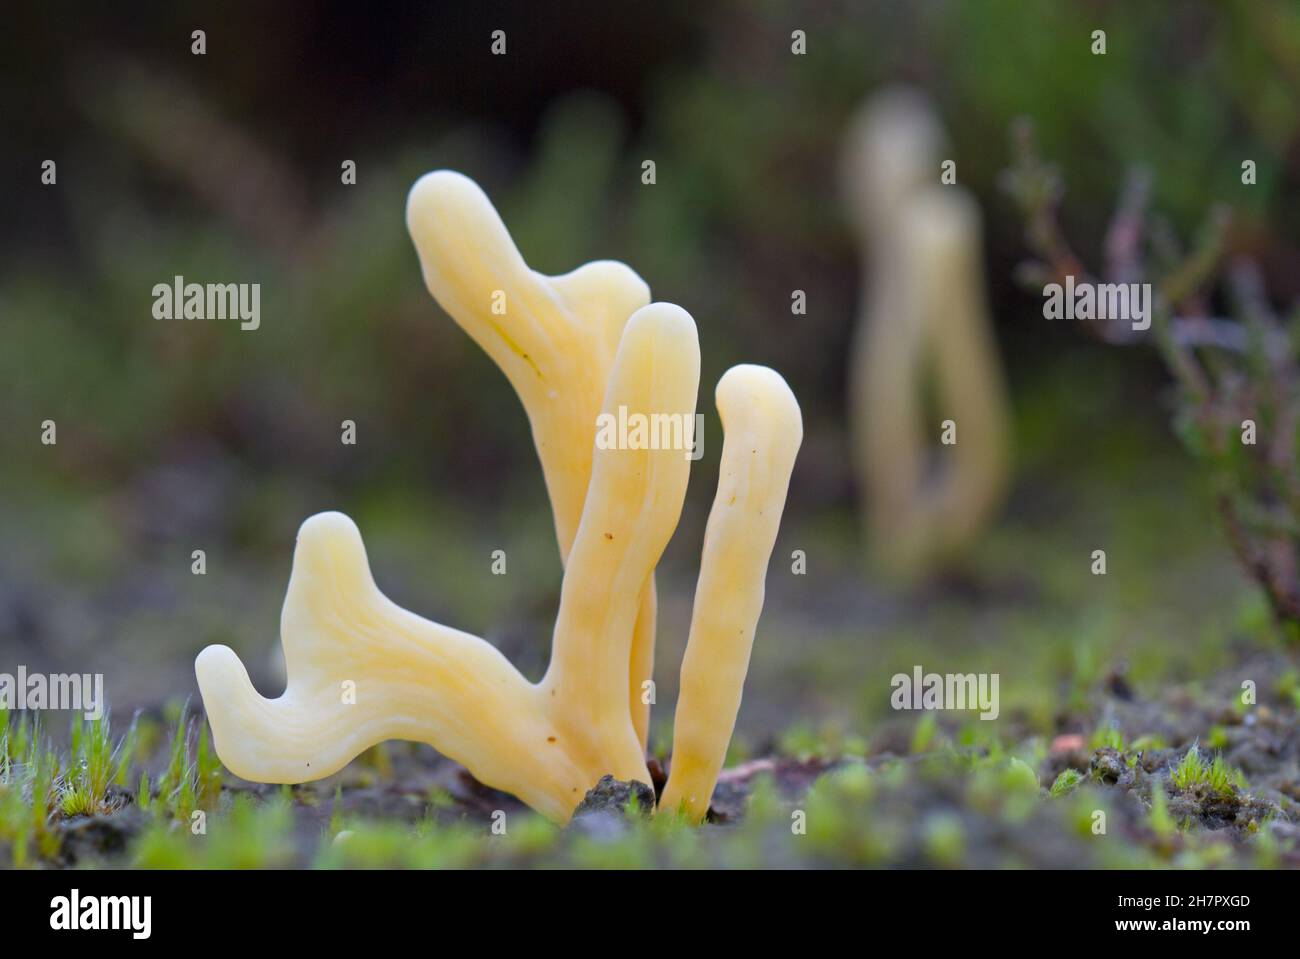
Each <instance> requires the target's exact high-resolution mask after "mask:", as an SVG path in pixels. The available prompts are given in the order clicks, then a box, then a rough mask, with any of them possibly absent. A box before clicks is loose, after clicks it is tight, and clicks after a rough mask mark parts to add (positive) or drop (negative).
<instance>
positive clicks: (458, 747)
mask: <svg viewBox="0 0 1300 959" xmlns="http://www.w3.org/2000/svg"><path fill="white" fill-rule="evenodd" d="M407 223H408V226H409V228H410V231H411V235H412V238H413V239H414V241H415V246H416V249H417V251H418V253H419V256H420V262H421V266H422V268H423V272H424V277H425V282H426V284H427V285H428V287H429V290H430V292H431V293H432V294H433V296H434V297H435V298H436V299H437V300H438V301H439V303H440V304H442V306H443V307H444V308H445V309H446V310H447V312H448V313H449V314H450V315H451V316H452V317H453V318H454V319H455V320H456V322H457V323H459V324H460V325H461V326H462V327H463V328H464V329H465V330H466V332H468V333H469V334H470V335H471V336H472V337H473V338H474V339H475V340H476V341H477V342H478V343H479V345H480V346H482V347H483V349H484V350H485V351H486V352H487V353H488V355H489V356H491V357H492V358H493V360H494V361H495V362H496V363H497V365H498V366H500V367H501V369H502V370H503V372H505V374H506V376H507V377H508V379H509V380H510V382H511V384H512V385H513V386H514V388H515V390H516V392H517V393H518V394H519V397H520V399H521V401H522V402H523V405H524V408H525V410H526V412H527V414H528V418H529V421H530V423H531V426H532V432H533V438H534V441H535V444H536V447H537V452H538V456H539V458H540V460H541V464H542V471H543V474H544V476H545V480H546V486H547V491H548V494H549V496H550V500H551V505H552V510H553V512H554V517H555V527H556V534H557V538H558V541H559V547H560V555H561V558H562V560H563V562H564V564H565V571H564V581H563V586H562V589H561V597H560V607H559V611H558V614H557V617H556V623H555V632H554V636H553V640H552V658H551V664H550V667H549V668H548V670H547V672H546V675H545V676H544V677H543V678H542V680H541V681H540V682H538V683H535V684H534V683H530V682H528V681H527V680H526V679H525V678H524V677H523V676H522V675H521V674H520V673H519V672H518V671H517V670H516V669H515V668H514V667H513V666H512V665H511V664H510V663H509V662H508V661H507V660H506V659H505V657H504V656H502V655H501V654H500V653H499V652H498V651H497V650H496V648H495V647H493V646H492V645H491V644H489V643H487V642H486V641H484V640H482V639H479V638H478V637H475V636H471V635H469V634H468V633H464V632H460V631H459V630H455V629H451V628H449V627H445V626H441V625H439V624H437V623H433V622H430V621H429V620H426V619H423V618H421V617H419V616H417V615H415V614H413V613H410V612H408V611H406V610H404V609H402V608H401V607H399V606H397V605H396V604H395V603H393V602H392V601H391V600H389V599H388V598H387V597H385V596H384V595H383V593H382V592H380V590H379V588H378V586H377V585H376V584H375V582H374V579H373V578H372V576H371V573H370V568H369V565H368V563H367V560H366V553H365V548H364V546H363V544H362V541H361V535H360V532H359V531H358V529H357V527H356V525H355V524H354V523H353V522H352V521H351V520H350V519H348V518H347V517H346V516H344V515H342V514H340V513H322V514H319V515H317V516H313V517H311V518H310V519H308V520H307V521H306V522H305V523H304V524H303V526H302V529H301V530H300V532H299V536H298V545H297V549H296V551H295V554H294V563H293V572H292V575H291V577H290V581H289V589H288V595H287V596H286V598H285V604H284V610H283V613H282V616H281V639H282V643H283V646H284V654H285V662H286V665H287V670H288V685H287V688H286V690H285V692H284V694H283V695H282V696H280V697H279V698H277V699H272V700H268V699H265V698H263V697H262V696H260V695H259V694H258V693H257V691H256V690H255V689H254V688H253V686H252V684H251V683H250V681H249V679H248V674H247V672H246V671H245V669H244V667H243V664H242V663H241V662H240V661H239V659H238V657H237V656H236V655H235V653H234V652H233V651H232V650H230V649H229V648H227V647H224V646H211V647H208V648H207V649H205V650H204V651H203V652H202V653H200V655H199V657H198V660H197V661H196V664H195V668H196V672H197V675H198V680H199V686H200V690H201V692H202V694H203V701H204V705H205V707H206V709H207V713H208V718H209V722H210V723H211V725H212V730H213V738H214V742H215V744H216V749H217V752H218V754H219V755H220V757H221V759H222V761H223V762H224V763H225V764H226V765H227V766H228V767H229V768H230V769H231V770H232V771H233V772H234V773H236V774H237V775H239V776H242V777H244V778H245V779H250V780H254V781H260V782H279V783H296V782H307V781H310V780H315V779H320V778H322V777H324V776H328V775H330V774H331V773H334V772H336V771H337V770H339V769H340V768H342V767H343V766H344V765H346V764H347V763H348V762H349V761H350V760H351V759H352V758H353V757H355V756H356V755H358V754H359V753H360V752H362V751H363V750H365V749H366V748H368V747H370V746H372V745H374V744H375V743H378V742H382V741H384V740H387V739H409V740H416V741H421V742H427V743H430V744H431V745H433V746H434V747H435V748H437V749H438V750H439V751H441V752H442V753H444V754H445V755H447V756H449V757H451V758H452V759H455V760H457V761H458V762H460V763H462V764H463V765H465V766H466V767H467V768H468V769H469V770H470V771H471V772H472V773H473V774H474V775H475V776H476V777H477V778H478V779H479V780H481V781H482V782H484V783H486V784H488V785H490V786H494V787H497V788H500V789H503V790H506V791H508V792H511V793H514V794H515V795H517V796H518V797H519V798H520V799H522V800H523V801H524V802H526V803H528V804H529V805H530V806H532V807H533V808H535V809H537V810H538V811H539V812H541V813H543V814H544V815H546V816H547V817H549V818H550V819H552V820H555V821H557V822H564V821H567V819H568V818H569V816H570V815H571V814H572V812H573V809H574V807H575V806H576V805H577V804H578V803H579V801H581V800H582V798H583V796H584V795H585V794H586V792H587V790H588V789H589V788H591V787H592V786H594V785H595V784H596V783H597V782H598V781H599V780H600V779H601V777H602V776H604V775H607V774H609V775H613V776H614V777H615V778H616V779H619V780H623V781H634V782H641V783H646V784H649V783H650V781H651V780H650V775H649V772H648V770H647V766H646V759H645V743H646V732H647V728H648V719H649V704H648V697H645V696H643V695H642V690H643V689H644V687H645V684H646V683H647V682H648V681H650V679H651V675H652V672H653V657H654V625H655V593H654V569H655V566H656V565H657V563H658V562H659V558H660V555H661V554H662V552H663V549H664V547H665V546H666V544H667V542H668V540H669V538H670V537H671V535H672V533H673V531H674V530H675V529H676V526H677V522H678V519H679V517H680V513H681V509H682V502H683V499H684V496H685V492H686V484H687V480H688V478H689V472H690V462H691V458H690V452H689V446H690V445H691V444H690V442H688V443H686V446H687V447H688V448H687V449H683V448H681V447H680V446H673V445H664V444H639V443H630V444H625V445H613V446H610V445H607V444H597V443H596V442H595V441H594V440H595V435H596V424H597V419H598V417H600V416H601V414H609V415H624V416H636V415H640V416H643V417H646V418H647V419H650V420H653V419H654V418H656V417H668V418H671V419H673V421H674V422H676V423H679V424H687V426H686V437H685V438H686V439H687V440H693V439H694V438H693V436H691V435H690V432H691V428H692V427H693V425H694V423H695V406H696V395H697V392H698V386H699V366H700V357H699V344H698V339H697V336H696V330H695V323H694V321H693V320H692V318H691V317H690V316H689V314H687V313H686V311H684V310H682V309H681V308H679V307H677V306H674V305H672V304H668V303H650V302H649V290H648V288H647V287H646V284H645V283H644V282H643V281H642V280H641V279H640V278H639V277H638V276H637V275H636V274H635V273H634V272H632V270H630V269H629V268H628V267H626V266H624V265H623V264H620V263H614V262H606V261H602V262H595V263H589V264H587V265H586V266H583V267H581V268H579V269H577V270H575V271H573V272H572V273H568V274H566V275H564V276H559V277H548V276H543V275H542V274H540V273H537V272H535V271H533V270H531V269H530V268H529V267H528V266H527V264H526V263H525V262H524V260H523V258H522V256H520V254H519V251H518V250H517V249H516V248H515V245H514V243H513V241H512V240H511V238H510V235H509V233H508V232H507V231H506V228H505V226H504V224H503V223H502V222H501V219H500V217H499V216H498V215H497V213H496V211H495V210H494V209H493V207H492V205H491V203H490V202H489V201H488V199H487V197H486V196H485V195H484V194H483V192H482V191H481V190H480V189H479V188H478V186H477V185H475V184H474V183H473V182H472V181H470V180H469V179H467V178H466V177H464V176H461V175H460V174H456V173H452V172H449V171H439V172H436V173H431V174H428V175H427V176H425V177H423V178H421V179H420V180H419V181H418V182H417V183H416V185H415V186H414V187H413V188H412V190H411V194H410V198H409V200H408V205H407ZM717 404H718V409H719V412H720V413H721V416H722V421H723V426H724V432H725V437H724V442H723V452H722V463H721V474H720V477H719V483H718V493H717V497H716V499H715V501H714V504H713V508H712V510H711V512H710V515H709V520H708V526H707V531H706V534H705V544H704V550H703V555H702V561H701V569H700V578H699V585H698V588H697V593H696V598H695V612H694V616H693V619H692V623H691V631H690V638H689V641H688V645H687V650H686V655H685V660H684V662H683V665H682V692H681V697H680V701H679V705H678V710H677V715H676V724H675V731H676V732H675V749H674V754H673V760H672V768H671V772H670V775H669V780H668V784H667V786H666V787H665V792H664V796H663V798H662V800H661V806H662V807H664V808H669V809H671V810H673V811H674V812H676V811H679V810H680V811H683V812H685V814H686V815H688V816H689V817H690V818H691V819H692V820H693V821H699V820H700V819H702V818H703V816H704V814H705V812H706V811H707V809H708V803H709V798H710V796H711V795H712V792H713V787H714V785H715V783H716V780H717V775H718V772H719V770H720V769H721V766H722V760H723V756H724V754H725V752H726V748H727V743H728V741H729V740H730V737H731V732H732V729H733V727H734V724H735V720H736V714H737V711H738V709H739V705H740V696H741V688H742V686H743V683H744V678H745V673H746V670H747V667H748V662H749V655H750V648H751V644H752V642H753V636H754V630H755V626H756V624H757V621H758V617H759V613H760V611H761V609H762V603H763V590H764V579H765V577H766V572H767V565H768V560H769V558H770V556H771V552H772V549H773V546H774V544H775V540H776V534H777V528H778V524H779V521H780V517H781V513H782V511H783V509H784V505H785V497H786V491H787V488H788V486H789V480H790V473H791V471H792V469H793V465H794V459H795V455H796V453H797V451H798V448H799V445H800V441H801V439H802V422H801V418H800V412H799V406H798V403H797V402H796V401H795V398H794V395H793V394H792V393H791V392H790V389H789V387H788V386H786V384H785V381H784V380H783V379H782V378H781V377H780V376H779V375H778V374H777V373H775V372H774V371H772V370H770V369H767V368H765V367H758V366H738V367H733V368H732V369H731V370H729V371H728V372H727V373H726V374H725V375H724V376H723V377H722V379H721V380H720V381H719V383H718V388H717ZM342 690H350V691H351V695H341V691H342Z"/></svg>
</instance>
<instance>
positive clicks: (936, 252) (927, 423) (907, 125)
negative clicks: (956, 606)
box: [844, 89, 1010, 573]
mask: <svg viewBox="0 0 1300 959" xmlns="http://www.w3.org/2000/svg"><path fill="white" fill-rule="evenodd" d="M944 142H945V137H944V132H943V128H942V127H941V125H940V123H939V120H938V118H937V116H936V115H935V113H934V111H933V108H932V107H931V106H930V104H929V103H928V101H927V100H926V99H925V98H924V97H923V96H922V95H921V94H920V93H918V92H916V91H913V90H909V89H890V90H886V91H884V92H882V93H879V94H877V95H876V96H874V97H873V98H872V99H871V101H870V102H869V103H868V104H867V105H866V107H864V108H863V110H862V112H861V114H860V115H859V116H858V118H857V119H856V120H855V122H854V124H853V126H852V128H851V130H850V132H849V136H848V138H847V144H846V153H845V170H844V174H845V181H846V182H845V185H846V188H847V192H848V194H849V199H850V204H849V207H850V212H851V213H852V215H853V216H854V218H855V219H856V221H857V225H858V226H859V228H860V230H861V232H862V234H863V239H864V241H865V244H864V249H865V250H866V257H865V261H864V273H865V276H866V282H867V289H866V295H865V297H864V300H863V306H862V317H861V321H860V322H859V324H858V328H857V331H856V333H855V337H854V348H853V354H852V358H851V361H850V377H849V379H850V394H851V399H850V406H851V408H850V419H851V421H852V424H853V436H854V460H855V467H856V470H857V473H858V477H859V480H860V482H861V484H862V488H863V494H864V497H865V501H866V508H865V510H864V514H865V518H866V521H867V529H868V533H869V535H870V536H871V537H872V540H873V547H874V552H875V553H876V555H877V556H878V558H880V559H881V560H883V561H884V562H885V563H886V564H887V565H888V566H890V567H892V568H894V569H895V570H898V571H901V572H904V573H911V572H923V571H926V570H928V569H931V568H933V567H934V566H936V565H940V564H942V563H944V562H945V561H947V560H950V559H952V558H953V557H954V556H955V555H956V554H957V553H959V552H960V551H961V550H962V549H963V548H964V547H965V546H967V545H968V544H969V543H970V542H971V541H972V540H973V538H974V537H975V536H976V535H977V534H978V533H979V532H980V531H981V530H982V529H983V527H984V524H985V523H986V522H987V521H988V519H989V518H990V516H991V515H992V514H993V512H994V511H995V510H996V509H997V507H998V506H999V505H1000V503H1001V500H1002V497H1003V495H1004V493H1005V491H1006V487H1007V481H1008V474H1009V472H1010V453H1009V449H1010V427H1009V423H1008V420H1009V416H1008V410H1007V405H1008V404H1007V398H1006V390H1005V386H1004V384H1003V382H1002V374H1001V370H1000V369H999V364H998V356H997V350H996V346H995V344H994V342H993V336H992V323H991V321H990V319H989V315H988V307H987V298H986V295H985V291H984V283H983V275H982V274H983V263H982V254H981V252H980V215H979V209H978V207H977V206H976V203H975V200H974V199H973V198H972V197H971V195H970V194H969V193H968V192H967V191H965V190H964V189H963V188H962V187H960V186H958V185H956V184H955V183H947V184H944V183H940V182H939V178H940V175H941V172H942V166H941V162H942V160H943V157H944V150H943V146H944ZM927 381H928V382H929V383H932V384H933V404H932V407H933V408H932V410H931V411H929V412H927V411H926V409H925V404H924V402H923V398H924V394H925V392H926V390H925V387H926V385H927ZM945 422H950V424H951V426H950V429H951V439H952V440H953V442H952V443H951V445H946V446H945V445H943V444H942V443H940V442H938V440H939V438H940V437H941V435H942V433H943V429H942V426H943V424H944V423H945ZM936 465H937V468H935V467H936Z"/></svg>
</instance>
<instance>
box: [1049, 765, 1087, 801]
mask: <svg viewBox="0 0 1300 959" xmlns="http://www.w3.org/2000/svg"><path fill="white" fill-rule="evenodd" d="M1081 782H1083V773H1081V772H1079V770H1077V769H1064V770H1062V771H1061V774H1060V775H1059V776H1057V777H1056V779H1055V780H1054V781H1053V782H1052V788H1051V789H1050V790H1048V793H1049V795H1051V796H1052V797H1053V798H1058V797H1060V796H1068V795H1069V794H1070V793H1072V792H1073V791H1074V789H1075V787H1076V786H1078V785H1079V783H1081Z"/></svg>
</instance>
